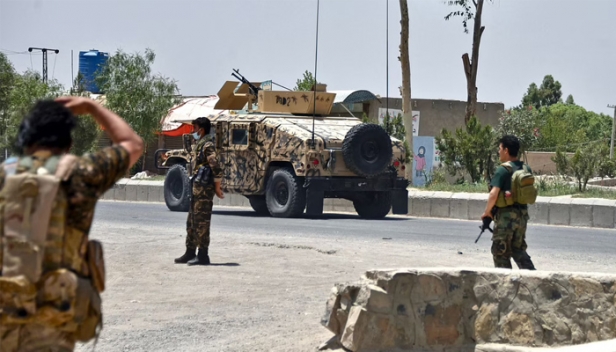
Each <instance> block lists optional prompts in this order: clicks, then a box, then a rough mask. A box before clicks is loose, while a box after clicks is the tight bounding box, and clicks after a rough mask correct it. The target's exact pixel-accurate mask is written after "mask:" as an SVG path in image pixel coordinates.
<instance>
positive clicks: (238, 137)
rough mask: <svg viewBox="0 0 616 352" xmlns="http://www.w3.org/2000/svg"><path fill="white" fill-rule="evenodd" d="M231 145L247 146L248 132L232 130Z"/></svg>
mask: <svg viewBox="0 0 616 352" xmlns="http://www.w3.org/2000/svg"><path fill="white" fill-rule="evenodd" d="M231 143H232V144H239V145H248V130H245V129H234V130H232V135H231Z"/></svg>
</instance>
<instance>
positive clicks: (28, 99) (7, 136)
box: [0, 70, 63, 153]
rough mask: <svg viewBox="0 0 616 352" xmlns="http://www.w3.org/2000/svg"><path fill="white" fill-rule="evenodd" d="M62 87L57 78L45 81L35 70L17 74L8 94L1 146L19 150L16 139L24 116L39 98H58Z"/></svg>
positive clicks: (10, 149)
mask: <svg viewBox="0 0 616 352" xmlns="http://www.w3.org/2000/svg"><path fill="white" fill-rule="evenodd" d="M62 89H63V88H62V85H60V83H58V81H57V80H48V82H47V83H44V82H43V80H42V78H41V75H40V74H39V73H38V72H35V71H31V70H28V71H26V72H24V73H23V74H15V75H14V80H13V85H12V87H11V88H10V93H9V96H8V106H6V107H5V111H6V113H5V117H4V121H3V122H4V125H3V126H4V130H3V133H4V136H3V137H2V139H1V140H0V145H1V147H2V148H3V149H8V150H9V151H10V152H11V153H16V152H19V151H18V150H17V149H16V148H15V141H16V139H17V130H18V128H19V124H20V123H21V121H22V119H23V118H24V116H26V114H27V113H28V112H29V111H30V109H31V108H32V107H33V106H34V104H35V103H36V102H37V101H38V100H41V99H53V98H56V97H58V96H60V95H61V94H62Z"/></svg>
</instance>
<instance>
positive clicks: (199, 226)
mask: <svg viewBox="0 0 616 352" xmlns="http://www.w3.org/2000/svg"><path fill="white" fill-rule="evenodd" d="M215 194H216V192H215V191H214V185H211V186H206V187H204V186H202V185H199V184H194V185H193V200H192V204H191V206H190V210H189V211H188V219H187V220H186V248H191V249H196V248H200V249H207V248H208V247H209V246H210V220H211V219H212V206H213V201H214V195H215Z"/></svg>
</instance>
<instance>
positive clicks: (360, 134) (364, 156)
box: [342, 123, 393, 177]
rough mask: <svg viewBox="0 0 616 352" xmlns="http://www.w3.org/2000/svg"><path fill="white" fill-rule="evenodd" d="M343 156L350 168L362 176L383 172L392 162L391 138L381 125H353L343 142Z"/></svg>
mask: <svg viewBox="0 0 616 352" xmlns="http://www.w3.org/2000/svg"><path fill="white" fill-rule="evenodd" d="M342 156H343V158H344V162H345V163H346V166H347V167H348V168H349V170H351V171H353V172H354V173H356V174H357V175H359V176H362V177H372V176H376V175H378V174H381V173H383V172H384V171H385V170H386V169H387V167H388V166H389V165H390V164H391V160H392V157H393V151H392V150H391V138H390V137H389V135H388V134H387V132H386V131H385V129H383V127H381V126H379V125H375V124H372V123H369V124H368V123H364V124H360V125H356V126H353V128H351V129H350V130H349V132H347V134H346V136H345V137H344V142H342Z"/></svg>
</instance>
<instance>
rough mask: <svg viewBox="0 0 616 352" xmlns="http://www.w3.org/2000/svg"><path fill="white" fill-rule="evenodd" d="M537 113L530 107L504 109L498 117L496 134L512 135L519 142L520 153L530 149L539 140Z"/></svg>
mask: <svg viewBox="0 0 616 352" xmlns="http://www.w3.org/2000/svg"><path fill="white" fill-rule="evenodd" d="M538 124H539V113H538V111H537V110H536V109H533V108H532V107H529V108H526V109H521V108H517V109H511V110H507V111H504V112H503V113H502V115H501V117H500V119H499V125H498V128H497V130H496V132H497V135H498V136H499V137H500V136H504V135H508V134H510V135H514V136H516V137H518V139H519V140H520V143H521V148H520V155H522V154H523V153H524V152H526V151H529V150H532V148H533V147H534V146H535V145H536V144H537V141H538V140H539V128H538Z"/></svg>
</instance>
